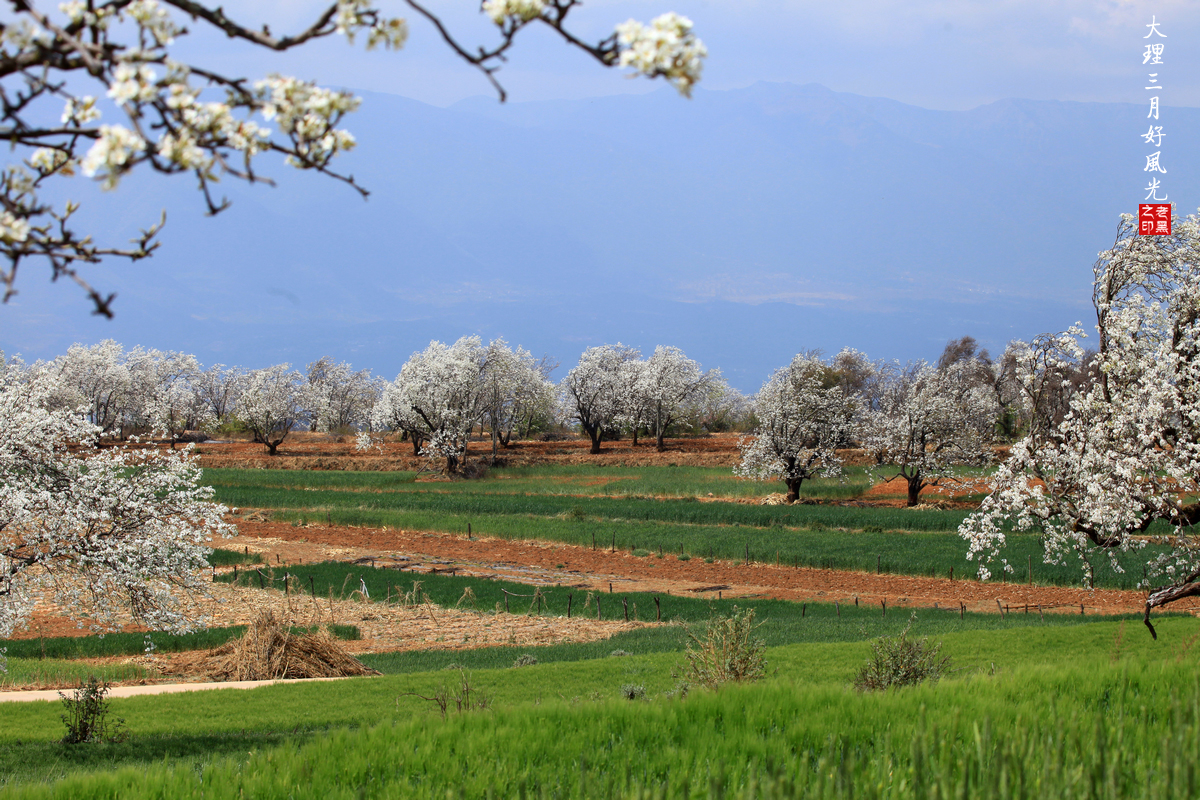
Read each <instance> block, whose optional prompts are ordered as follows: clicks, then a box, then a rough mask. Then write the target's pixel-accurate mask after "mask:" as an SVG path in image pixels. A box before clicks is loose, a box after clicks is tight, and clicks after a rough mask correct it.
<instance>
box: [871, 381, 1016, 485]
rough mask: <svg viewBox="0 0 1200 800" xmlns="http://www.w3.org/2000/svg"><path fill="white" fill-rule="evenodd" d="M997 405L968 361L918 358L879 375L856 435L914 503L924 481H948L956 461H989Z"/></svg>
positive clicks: (952, 474)
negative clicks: (905, 488)
mask: <svg viewBox="0 0 1200 800" xmlns="http://www.w3.org/2000/svg"><path fill="white" fill-rule="evenodd" d="M999 410H1000V409H999V406H998V404H997V402H996V396H995V393H994V391H993V390H992V388H991V386H985V385H982V384H981V383H980V381H978V380H977V379H976V376H975V370H974V369H973V365H972V364H971V363H970V362H965V361H960V362H956V363H953V364H948V365H945V366H943V367H942V368H935V367H932V366H930V365H929V364H926V363H925V362H923V361H918V362H914V363H910V364H908V365H907V366H906V367H904V368H903V369H900V368H896V369H893V370H890V371H889V372H888V373H886V374H885V376H884V378H883V380H882V382H881V384H880V385H879V387H878V396H877V397H875V398H874V399H873V402H872V404H871V405H870V406H869V407H866V408H865V409H864V411H863V412H862V414H861V418H860V420H859V423H858V427H857V431H856V436H857V438H858V439H859V441H860V442H861V443H862V446H863V447H864V448H865V449H866V450H867V451H868V452H870V453H873V454H874V455H875V457H876V460H877V463H878V467H877V469H876V473H877V474H880V475H883V474H884V473H885V472H886V471H887V470H886V468H887V467H892V468H894V469H895V470H896V472H895V476H896V477H900V478H903V479H904V481H905V483H906V484H907V486H908V504H909V505H916V504H917V502H918V501H919V498H920V492H921V490H922V489H923V488H925V487H926V486H938V485H940V484H942V483H943V482H945V481H947V480H954V479H955V478H954V475H955V469H954V468H955V467H956V466H959V465H976V466H983V465H986V464H989V463H991V461H992V443H993V439H994V431H995V427H996V420H997V418H998V416H999ZM889 477H891V476H889Z"/></svg>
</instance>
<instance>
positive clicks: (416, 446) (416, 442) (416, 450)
mask: <svg viewBox="0 0 1200 800" xmlns="http://www.w3.org/2000/svg"><path fill="white" fill-rule="evenodd" d="M409 438H411V439H412V446H413V456H414V457H416V456H419V455H421V437H420V436H412V437H409Z"/></svg>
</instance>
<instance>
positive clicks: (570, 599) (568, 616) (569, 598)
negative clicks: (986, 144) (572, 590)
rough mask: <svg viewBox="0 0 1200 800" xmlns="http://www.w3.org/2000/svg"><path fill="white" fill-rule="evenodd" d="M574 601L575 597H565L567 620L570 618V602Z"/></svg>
mask: <svg viewBox="0 0 1200 800" xmlns="http://www.w3.org/2000/svg"><path fill="white" fill-rule="evenodd" d="M574 599H575V595H573V594H569V595H567V619H570V618H571V601H573V600H574Z"/></svg>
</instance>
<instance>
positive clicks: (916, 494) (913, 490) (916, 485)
mask: <svg viewBox="0 0 1200 800" xmlns="http://www.w3.org/2000/svg"><path fill="white" fill-rule="evenodd" d="M906 480H907V481H908V507H909V508H912V507H913V506H915V505H916V504H917V503H920V502H921V489H922V488H923V487H924V486H925V481H924V480H922V478H921V473H919V472H918V473H917V474H916V475H913V476H912V477H911V478H908V477H907V476H906Z"/></svg>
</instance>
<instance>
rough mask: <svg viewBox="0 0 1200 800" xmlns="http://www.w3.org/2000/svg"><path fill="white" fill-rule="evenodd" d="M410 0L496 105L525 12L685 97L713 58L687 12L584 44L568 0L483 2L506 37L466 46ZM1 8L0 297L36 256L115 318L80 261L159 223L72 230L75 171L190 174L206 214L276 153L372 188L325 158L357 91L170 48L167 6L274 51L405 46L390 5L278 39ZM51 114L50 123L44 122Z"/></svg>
mask: <svg viewBox="0 0 1200 800" xmlns="http://www.w3.org/2000/svg"><path fill="white" fill-rule="evenodd" d="M405 2H406V3H407V5H408V6H409V7H410V8H411V9H412V10H413V11H415V12H416V13H417V14H418V15H419V16H421V17H422V18H424V19H426V20H428V21H429V22H430V23H431V24H433V26H434V27H435V28H436V29H437V31H438V32H439V33H440V35H441V36H442V38H443V39H444V40H445V42H446V43H447V44H448V45H449V46H450V47H451V49H452V50H454V52H455V53H456V54H458V55H459V56H460V57H461V58H462V59H464V60H465V61H466V62H467V63H469V64H471V65H473V66H475V67H476V68H478V69H480V70H481V71H482V72H483V74H484V75H485V76H487V78H488V80H489V81H490V82H491V83H492V85H493V86H494V87H495V89H496V91H497V93H498V94H499V97H500V99H501V100H503V99H504V98H505V92H504V89H503V87H502V86H501V85H500V83H499V81H498V80H497V78H496V72H497V71H498V70H499V69H500V67H501V66H502V64H503V62H504V60H505V58H506V54H507V52H508V50H509V49H510V48H511V47H512V45H513V43H514V41H515V37H516V35H517V34H518V32H519V31H520V30H521V29H522V28H524V27H525V26H527V25H530V24H533V23H541V24H544V25H547V26H549V27H551V28H553V29H554V30H555V31H556V32H557V33H558V35H559V36H561V37H562V38H563V39H564V40H565V41H566V42H567V43H569V44H571V45H572V46H575V47H577V48H579V49H581V50H583V51H585V52H587V53H588V54H590V55H591V56H593V57H594V58H595V59H596V60H598V61H599V62H600V63H601V64H603V65H605V66H623V67H631V68H633V69H634V70H636V71H637V72H640V73H641V74H644V75H647V76H649V77H663V78H665V79H667V80H668V81H670V82H671V83H673V84H674V85H675V86H676V88H678V89H679V91H680V92H681V93H682V94H684V95H689V94H690V92H691V88H692V86H693V85H694V84H695V82H696V81H697V80H699V78H700V72H701V68H702V65H703V59H704V57H705V55H706V51H705V48H704V45H703V44H702V43H701V42H700V40H699V39H697V38H696V37H695V36H694V35H693V34H692V33H691V22H690V21H689V20H687V19H686V18H684V17H680V16H678V15H676V14H664V15H662V16H660V17H658V18H657V19H655V20H654V21H653V22H651V23H650V24H649V25H644V24H642V23H640V22H636V21H634V20H630V21H628V22H625V23H622V24H621V25H618V26H617V27H616V29H615V30H614V32H613V33H612V34H611V35H610V36H608V37H606V38H605V39H603V40H601V41H600V42H599V43H596V44H590V43H587V42H584V41H582V40H580V39H579V38H577V37H576V36H575V35H574V34H572V33H571V32H570V31H569V30H568V29H567V27H566V22H567V17H568V15H569V13H570V12H571V10H572V9H573V8H574V7H575V6H577V5H578V4H579V3H578V2H577V0H485V2H484V3H483V4H482V6H481V11H482V12H483V13H485V14H487V15H488V16H489V17H490V18H491V19H492V21H493V22H495V23H496V26H497V28H498V29H499V33H500V41H499V43H497V44H494V45H492V46H491V47H479V48H475V49H472V48H470V47H468V46H466V45H464V44H462V43H461V42H459V40H457V39H456V38H455V37H454V36H453V34H452V33H451V32H450V31H449V29H448V28H447V27H446V25H445V24H443V22H442V21H441V20H440V19H439V18H438V17H437V16H436V15H435V14H433V13H432V12H431V11H429V10H428V9H427V8H425V7H424V6H422V5H421V4H419V3H418V2H416V0H405ZM9 5H10V6H11V9H12V12H13V19H12V20H10V21H9V22H7V23H4V24H0V109H2V111H3V117H2V118H0V137H3V138H4V139H5V140H7V141H8V142H9V143H10V145H11V146H12V147H13V148H14V150H15V152H16V153H17V158H18V160H17V161H15V162H10V163H9V164H8V165H6V166H5V167H4V168H3V169H2V170H0V203H2V205H3V208H0V258H3V259H5V260H7V262H8V263H7V266H6V267H0V282H3V284H4V299H5V301H7V300H8V299H10V298H11V297H12V296H13V295H14V294H15V293H16V282H17V274H18V271H19V268H20V266H21V265H22V264H23V263H24V262H26V261H28V260H30V259H34V260H44V261H46V262H48V263H49V264H50V267H51V277H52V279H53V280H58V279H59V278H67V279H70V280H71V281H74V282H75V283H77V284H78V285H79V286H80V287H81V288H82V289H83V290H84V291H85V292H86V293H87V295H88V297H89V298H90V300H91V302H92V305H93V307H94V311H95V313H97V314H101V315H103V316H106V317H111V316H112V315H113V309H112V302H113V295H112V294H107V295H106V294H103V293H102V292H101V291H99V290H97V289H95V288H93V287H92V286H91V285H90V284H89V283H88V282H87V280H86V279H85V277H84V276H83V275H82V274H81V272H80V266H81V265H87V264H95V263H98V262H99V261H101V260H103V259H104V258H106V257H114V256H115V257H120V258H127V259H130V260H134V261H136V260H138V259H142V258H146V257H148V256H150V255H151V254H152V253H153V252H154V250H155V248H156V247H157V246H158V243H157V241H156V236H157V234H158V232H159V230H160V229H161V226H162V222H163V220H160V221H159V222H158V223H157V224H155V225H153V226H151V227H149V228H147V229H145V231H143V233H142V235H141V236H139V237H138V238H136V239H134V240H133V241H131V242H130V243H129V244H130V246H115V247H114V246H101V245H97V244H95V243H94V242H93V239H92V237H91V236H90V235H88V234H87V233H84V232H78V231H76V230H75V229H74V227H73V226H72V225H71V217H72V215H73V214H74V213H75V211H76V210H77V209H78V206H77V205H75V204H72V203H70V202H68V203H67V204H66V205H64V206H63V207H62V208H55V207H54V206H53V205H51V204H49V203H46V202H44V201H43V200H41V198H40V193H41V191H42V190H43V189H44V188H45V187H46V185H47V183H48V182H49V181H51V180H58V179H65V178H70V177H72V176H74V175H75V173H76V172H81V173H83V175H84V176H86V177H89V178H93V179H95V180H97V181H100V182H101V184H102V185H103V187H104V188H105V189H115V188H116V187H117V185H118V183H119V182H120V180H121V178H122V177H123V176H125V175H127V174H129V173H130V172H131V171H132V170H133V169H135V168H136V167H138V166H140V165H146V167H148V168H149V169H152V170H154V171H156V172H159V173H162V174H168V175H169V174H176V173H182V172H190V173H192V174H193V175H194V176H195V178H196V182H197V186H198V188H199V189H200V191H201V193H202V194H203V196H204V202H205V204H206V206H207V208H208V212H209V214H217V213H220V212H221V211H223V210H225V209H226V208H227V207H228V205H229V203H228V201H227V200H226V199H225V198H223V197H222V198H217V197H214V195H213V193H212V184H213V183H215V182H217V181H218V180H219V179H220V178H222V177H224V176H231V177H234V178H237V179H240V180H244V181H247V182H250V183H268V184H270V183H271V181H270V180H269V179H267V178H265V177H263V176H261V175H260V174H259V173H258V172H257V171H256V169H255V159H256V157H258V156H260V155H262V154H263V153H268V152H273V153H277V154H279V155H282V156H283V157H284V160H285V161H286V163H287V164H289V165H291V166H293V167H296V168H298V169H309V170H315V171H316V172H320V173H323V174H325V175H328V176H331V177H333V178H335V179H337V180H341V181H344V182H345V183H347V184H348V185H349V186H351V187H353V188H354V189H355V190H356V191H358V192H359V193H360V194H361V195H362V196H363V197H366V196H367V193H368V192H367V190H366V189H365V188H364V187H362V186H360V185H359V184H358V183H357V182H356V181H355V180H354V177H353V176H352V175H346V174H343V173H341V172H338V171H337V170H335V169H334V168H333V167H332V166H331V164H332V161H333V159H334V158H335V157H336V156H337V155H338V154H340V153H343V152H345V151H347V150H350V149H351V148H353V147H354V145H355V140H354V136H353V135H352V134H351V133H350V132H349V131H347V130H345V129H343V128H342V127H340V126H341V124H342V122H343V118H344V117H345V115H346V114H348V113H350V112H352V111H354V110H355V109H356V108H358V105H359V99H358V98H357V97H355V96H354V95H352V94H350V93H349V92H343V91H337V90H332V89H325V88H322V87H320V86H317V85H316V84H314V83H310V82H306V81H301V80H298V79H296V78H292V77H287V76H284V75H278V74H270V75H268V76H266V77H265V78H263V79H261V80H257V81H253V82H251V81H247V80H245V79H241V78H232V77H228V76H226V75H223V74H221V73H219V72H217V71H214V70H210V69H206V68H205V67H203V66H201V65H198V64H187V63H183V62H180V61H178V60H176V59H174V58H172V57H171V51H170V48H171V46H172V45H173V44H174V43H175V41H176V39H177V38H179V37H182V36H185V35H187V33H188V29H187V28H186V27H183V26H182V25H181V24H179V23H178V22H177V21H176V19H175V18H173V17H172V15H171V13H170V11H171V10H172V9H174V10H176V11H178V12H182V15H184V16H185V17H186V18H188V19H190V20H191V21H192V22H193V23H199V24H203V25H208V26H211V27H213V28H216V29H218V30H220V31H222V32H224V33H225V34H226V35H227V36H228V37H230V38H233V39H239V40H242V41H244V42H247V43H249V44H251V45H255V46H258V47H263V48H266V49H268V50H273V51H280V52H282V51H286V50H290V49H293V48H296V47H299V46H302V45H304V44H306V43H308V42H311V41H314V40H316V39H321V38H325V37H329V36H333V35H342V36H345V37H346V38H347V40H348V41H350V42H351V43H353V42H354V41H355V39H356V37H357V36H359V35H365V38H366V43H367V48H368V49H371V48H375V47H378V46H379V45H383V46H384V47H385V48H386V49H389V50H392V49H399V48H401V47H402V46H403V45H404V42H405V40H406V39H407V37H408V25H407V23H406V21H405V20H404V19H402V18H400V17H391V16H387V15H385V14H384V13H383V12H381V11H380V10H379V9H377V8H375V7H374V6H373V5H372V4H371V3H370V2H369V0H337V2H335V3H333V4H332V5H330V6H329V7H328V8H326V9H325V10H324V11H323V12H322V13H321V14H319V15H318V16H317V18H316V19H315V21H314V22H313V23H312V24H311V25H309V26H308V27H307V28H305V29H304V30H302V31H301V32H299V33H296V34H293V35H284V36H276V35H274V34H272V33H271V31H270V28H269V27H268V26H265V25H264V26H262V27H261V28H260V29H256V28H254V27H252V26H249V25H246V24H243V23H241V22H238V21H236V20H234V19H232V18H230V17H229V16H227V15H226V13H225V11H224V10H223V9H222V8H221V7H219V6H218V7H215V8H214V7H211V6H208V5H204V4H201V3H197V2H193V1H192V0H161V2H160V0H109V2H96V1H95V0H69V2H65V3H62V4H60V5H59V6H58V9H57V11H56V12H54V13H47V12H45V11H42V10H40V9H39V8H38V7H37V6H36V5H35V3H33V2H31V0H9ZM88 79H90V80H92V81H95V82H96V84H97V90H96V92H95V94H86V93H84V92H83V91H81V89H80V87H82V86H83V85H84V84H85V82H86V81H87V80H88ZM100 96H105V97H107V98H108V99H109V100H110V101H112V103H114V104H115V105H116V106H117V109H118V115H119V122H114V123H109V122H104V123H102V122H101V117H102V110H101V107H100V105H99V103H98V97H100ZM218 96H219V97H220V98H221V99H219V100H217V99H209V98H215V97H218ZM202 97H203V98H204V99H202ZM47 119H57V120H58V124H57V125H54V124H46V123H45V121H46V120H47ZM35 120H36V121H35ZM164 220H165V216H164Z"/></svg>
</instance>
